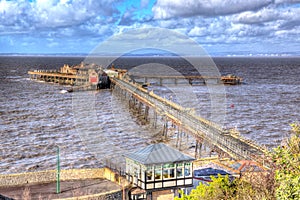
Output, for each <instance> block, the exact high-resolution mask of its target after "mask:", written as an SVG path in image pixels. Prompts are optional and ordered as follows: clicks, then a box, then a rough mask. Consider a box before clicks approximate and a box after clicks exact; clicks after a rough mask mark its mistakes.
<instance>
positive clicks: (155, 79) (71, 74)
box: [28, 63, 242, 90]
mask: <svg viewBox="0 0 300 200" xmlns="http://www.w3.org/2000/svg"><path fill="white" fill-rule="evenodd" d="M28 74H29V76H30V79H31V80H38V81H44V82H51V83H58V84H62V85H70V86H73V89H74V90H96V89H104V88H110V79H111V78H116V77H117V78H121V77H123V76H124V75H125V74H127V75H128V76H129V77H130V78H131V79H132V80H135V81H138V82H142V83H144V84H150V83H151V84H154V85H160V86H162V85H163V84H166V83H171V84H172V83H175V84H176V85H177V84H180V83H188V84H190V85H197V84H200V85H205V84H206V83H207V82H209V83H214V84H230V85H238V84H241V83H242V78H240V77H238V76H234V75H226V76H220V77H207V76H201V75H188V76H178V75H149V74H139V73H129V72H128V71H127V70H125V69H118V68H115V67H114V65H112V67H111V68H110V69H103V67H102V66H101V65H96V64H85V63H81V64H79V65H75V66H70V65H66V64H65V65H64V66H63V67H61V68H60V70H30V71H28Z"/></svg>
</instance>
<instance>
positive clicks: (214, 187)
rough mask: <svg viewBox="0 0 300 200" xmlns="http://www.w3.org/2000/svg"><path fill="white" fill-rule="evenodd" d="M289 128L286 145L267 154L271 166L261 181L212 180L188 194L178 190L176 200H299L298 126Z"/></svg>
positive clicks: (293, 125)
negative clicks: (178, 195)
mask: <svg viewBox="0 0 300 200" xmlns="http://www.w3.org/2000/svg"><path fill="white" fill-rule="evenodd" d="M291 127H292V135H291V136H290V138H289V139H287V141H286V144H285V145H283V146H280V147H277V148H276V149H275V150H274V152H272V153H270V155H266V156H271V160H272V161H273V163H272V164H271V165H270V166H269V167H270V170H269V172H268V176H266V177H264V181H263V182H259V183H258V182H251V181H245V180H242V179H236V180H234V181H230V180H229V178H228V176H225V177H222V176H218V177H217V178H215V177H212V182H211V183H210V184H209V185H205V184H202V183H200V185H199V186H197V188H196V189H194V190H192V191H191V194H190V195H185V194H184V193H183V191H180V193H181V198H179V197H175V200H199V199H201V200H202V199H203V200H208V199H212V200H214V199H215V200H217V199H218V200H219V199H223V200H229V199H230V200H240V199H242V200H261V199H262V200H273V199H280V200H289V199H297V200H300V124H292V125H291ZM254 176H255V175H254ZM274 179H275V183H274Z"/></svg>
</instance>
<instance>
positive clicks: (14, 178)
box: [0, 168, 105, 187]
mask: <svg viewBox="0 0 300 200" xmlns="http://www.w3.org/2000/svg"><path fill="white" fill-rule="evenodd" d="M104 171H105V169H104V168H101V169H69V170H61V172H60V180H61V181H65V180H80V179H92V178H105V177H104ZM54 181H56V170H48V171H39V172H29V173H21V174H4V175H0V187H11V186H22V185H25V184H40V183H49V182H54Z"/></svg>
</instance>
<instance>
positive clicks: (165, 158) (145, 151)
mask: <svg viewBox="0 0 300 200" xmlns="http://www.w3.org/2000/svg"><path fill="white" fill-rule="evenodd" d="M125 157H127V158H129V159H132V160H135V161H137V162H139V163H141V164H144V165H150V164H162V163H176V162H182V161H192V160H195V159H194V158H193V157H191V156H188V155H185V154H183V153H181V152H180V151H178V150H176V149H174V148H171V147H169V146H167V145H165V144H163V143H158V144H152V145H149V146H147V147H145V148H142V149H140V150H137V151H136V152H133V153H128V154H126V155H125Z"/></svg>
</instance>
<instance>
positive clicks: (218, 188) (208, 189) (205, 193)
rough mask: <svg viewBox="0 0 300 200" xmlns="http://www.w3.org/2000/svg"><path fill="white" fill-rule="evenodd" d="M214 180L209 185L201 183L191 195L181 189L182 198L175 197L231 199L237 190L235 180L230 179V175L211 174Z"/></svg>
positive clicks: (183, 198)
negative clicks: (215, 175) (216, 175)
mask: <svg viewBox="0 0 300 200" xmlns="http://www.w3.org/2000/svg"><path fill="white" fill-rule="evenodd" d="M211 179H212V182H210V183H209V184H208V185H206V184H203V183H200V184H199V186H197V188H196V189H194V190H192V191H191V194H190V195H185V194H184V193H183V192H182V191H181V198H179V197H175V200H198V199H203V200H205V199H207V200H209V199H216V200H219V199H230V197H232V196H233V194H234V192H235V188H236V185H235V183H236V182H235V181H230V180H229V177H228V175H226V176H224V177H223V176H221V175H219V176H218V177H214V176H211Z"/></svg>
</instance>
